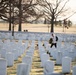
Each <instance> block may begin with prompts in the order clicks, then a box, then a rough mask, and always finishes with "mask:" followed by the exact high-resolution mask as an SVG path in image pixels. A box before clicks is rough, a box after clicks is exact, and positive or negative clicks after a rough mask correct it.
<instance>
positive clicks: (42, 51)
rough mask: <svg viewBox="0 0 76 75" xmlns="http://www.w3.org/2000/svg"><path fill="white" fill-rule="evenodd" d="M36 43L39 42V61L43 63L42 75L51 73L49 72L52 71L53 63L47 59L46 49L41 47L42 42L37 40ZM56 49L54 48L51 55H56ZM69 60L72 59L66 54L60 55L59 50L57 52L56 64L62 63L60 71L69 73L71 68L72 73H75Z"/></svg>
mask: <svg viewBox="0 0 76 75" xmlns="http://www.w3.org/2000/svg"><path fill="white" fill-rule="evenodd" d="M38 44H39V54H40V58H41V63H42V65H43V66H42V67H44V75H52V74H51V73H52V72H54V66H55V63H54V62H53V61H50V60H49V56H48V55H47V54H46V51H45V49H44V48H43V46H42V43H41V42H40V41H39V43H38ZM56 51H57V50H55V51H54V52H53V53H52V56H53V55H54V56H55V55H56ZM50 53H51V51H50ZM54 56H53V57H54ZM71 62H72V59H71V58H70V57H68V56H64V57H62V53H61V52H60V51H58V52H57V55H56V64H61V65H62V73H70V72H71V70H73V75H74V74H76V73H75V71H74V70H76V69H74V68H73V67H72V64H71ZM46 66H47V67H46ZM46 68H47V69H46ZM56 75H60V74H56Z"/></svg>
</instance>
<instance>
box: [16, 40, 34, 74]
mask: <svg viewBox="0 0 76 75" xmlns="http://www.w3.org/2000/svg"><path fill="white" fill-rule="evenodd" d="M34 46H35V41H32V43H31V46H30V47H29V49H28V50H27V51H26V54H25V56H23V58H22V63H20V64H18V66H17V75H30V71H31V67H32V59H33V55H34V48H35V47H34Z"/></svg>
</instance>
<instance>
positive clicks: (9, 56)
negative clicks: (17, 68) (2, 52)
mask: <svg viewBox="0 0 76 75" xmlns="http://www.w3.org/2000/svg"><path fill="white" fill-rule="evenodd" d="M6 60H7V66H13V64H14V55H13V53H11V52H8V53H6Z"/></svg>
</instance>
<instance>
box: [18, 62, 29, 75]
mask: <svg viewBox="0 0 76 75" xmlns="http://www.w3.org/2000/svg"><path fill="white" fill-rule="evenodd" d="M28 70H29V65H27V64H25V63H20V64H18V66H17V75H29V71H28Z"/></svg>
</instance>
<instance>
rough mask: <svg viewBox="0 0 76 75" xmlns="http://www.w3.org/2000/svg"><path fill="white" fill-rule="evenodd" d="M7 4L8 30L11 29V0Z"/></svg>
mask: <svg viewBox="0 0 76 75" xmlns="http://www.w3.org/2000/svg"><path fill="white" fill-rule="evenodd" d="M9 6H10V10H9V31H11V0H10V1H9Z"/></svg>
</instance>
